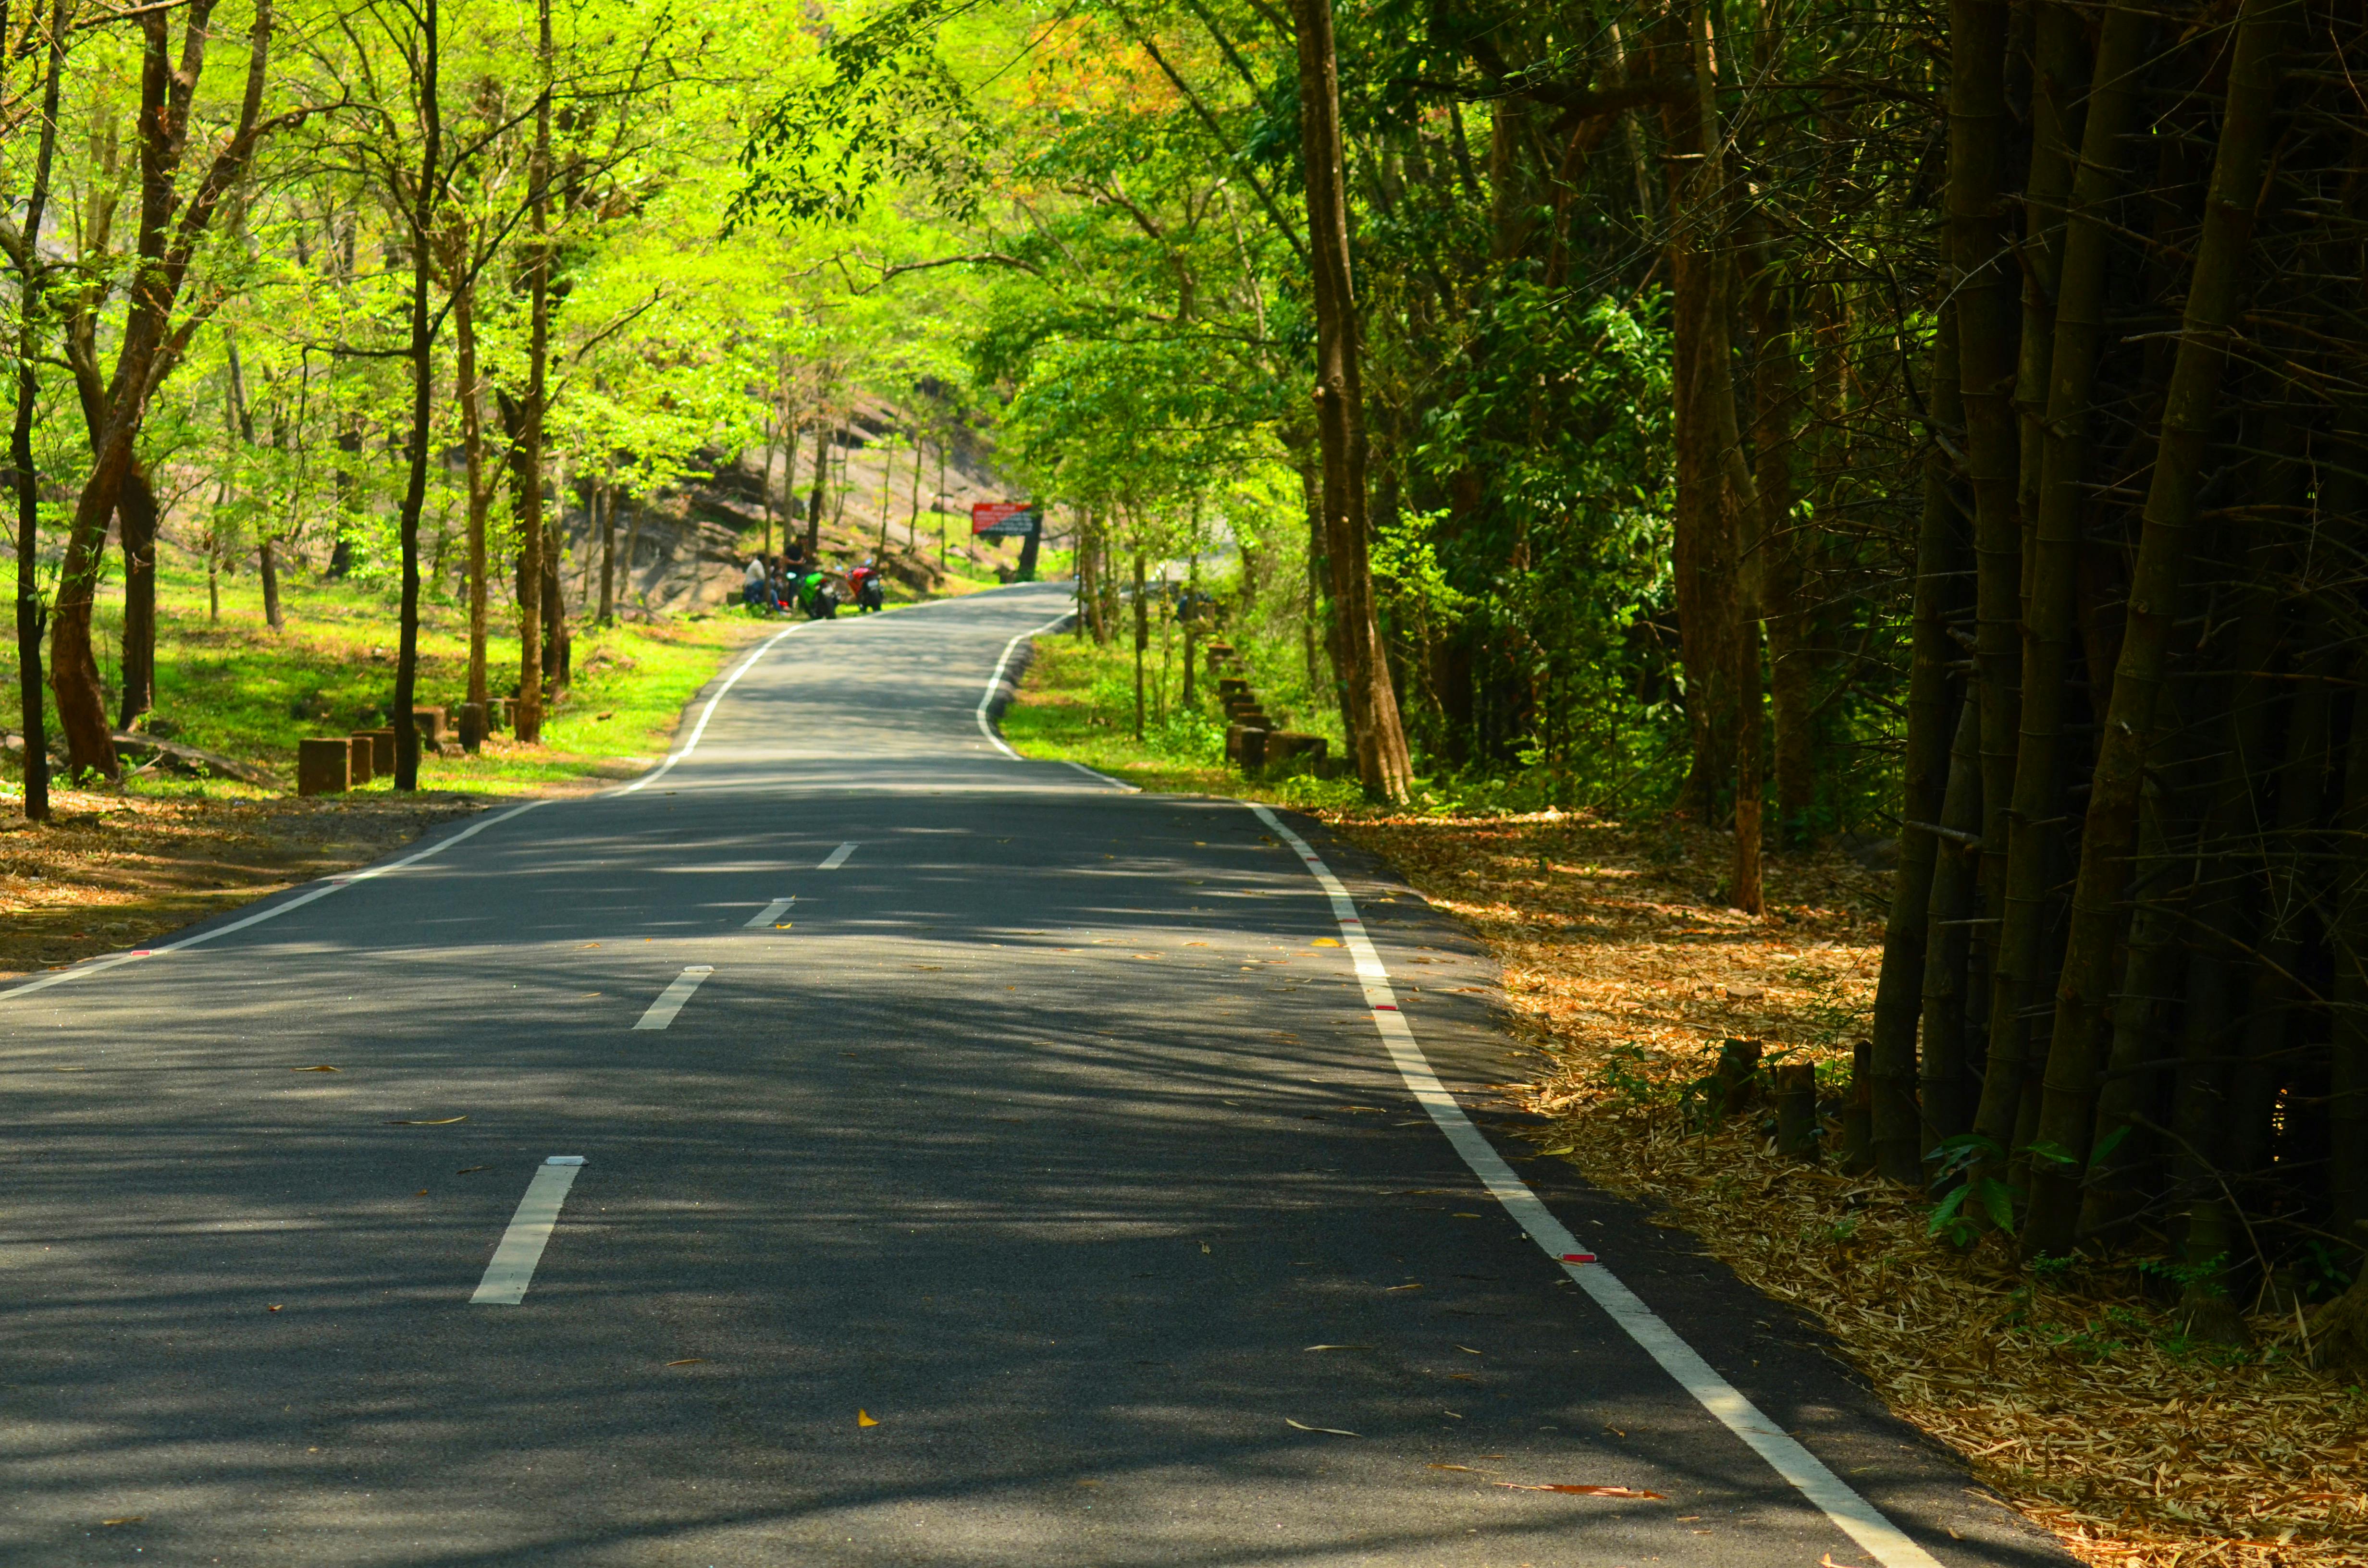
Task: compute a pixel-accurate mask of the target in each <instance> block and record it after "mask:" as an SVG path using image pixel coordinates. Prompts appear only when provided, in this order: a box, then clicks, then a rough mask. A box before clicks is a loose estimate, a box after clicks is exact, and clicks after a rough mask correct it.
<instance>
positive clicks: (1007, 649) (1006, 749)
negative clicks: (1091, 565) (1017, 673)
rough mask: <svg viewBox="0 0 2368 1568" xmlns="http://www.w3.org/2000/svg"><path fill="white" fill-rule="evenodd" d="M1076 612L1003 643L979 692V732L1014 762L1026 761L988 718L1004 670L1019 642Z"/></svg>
mask: <svg viewBox="0 0 2368 1568" xmlns="http://www.w3.org/2000/svg"><path fill="white" fill-rule="evenodd" d="M1075 614H1076V611H1075V610H1064V611H1062V612H1061V613H1060V614H1059V615H1056V616H1054V617H1053V619H1050V620H1048V621H1046V622H1045V623H1044V624H1043V625H1042V626H1036V627H1030V629H1029V630H1027V631H1023V632H1021V633H1020V634H1019V636H1017V637H1014V638H1013V639H1012V640H1011V641H1010V642H1006V643H1005V644H1004V645H1003V657H1001V658H999V659H997V660H996V661H995V673H994V674H993V675H991V676H987V677H986V689H985V691H983V692H981V693H979V697H978V733H980V734H982V735H985V737H986V744H989V745H991V746H993V747H994V748H995V749H996V750H997V751H999V752H1001V753H1002V754H1003V755H1004V756H1008V757H1009V758H1010V759H1011V760H1012V761H1014V762H1020V761H1024V760H1025V758H1023V757H1021V756H1020V755H1019V753H1018V752H1016V751H1013V750H1012V749H1011V747H1010V746H1009V744H1007V743H1006V742H1005V741H1004V738H1003V737H1002V736H1001V735H998V734H996V733H995V726H994V725H993V724H991V723H989V722H987V719H986V710H987V708H988V706H989V705H990V704H992V703H993V702H994V701H995V690H996V687H999V686H1001V685H1002V684H1003V672H1004V671H1006V670H1008V669H1009V668H1010V667H1011V654H1012V652H1013V651H1014V650H1015V649H1017V648H1018V647H1019V644H1021V643H1022V642H1027V641H1028V639H1030V637H1040V636H1042V635H1043V634H1044V633H1045V632H1047V631H1052V630H1053V628H1054V627H1056V626H1059V625H1062V624H1063V623H1064V622H1065V621H1067V620H1068V619H1069V618H1070V617H1071V616H1074V615H1075ZM1113 782H1115V780H1113Z"/></svg>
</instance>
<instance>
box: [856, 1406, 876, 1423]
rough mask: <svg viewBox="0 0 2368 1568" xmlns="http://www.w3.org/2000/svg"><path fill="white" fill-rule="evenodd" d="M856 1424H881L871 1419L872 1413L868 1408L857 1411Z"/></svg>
mask: <svg viewBox="0 0 2368 1568" xmlns="http://www.w3.org/2000/svg"><path fill="white" fill-rule="evenodd" d="M855 1424H856V1425H857V1426H879V1425H880V1423H879V1422H877V1421H874V1420H873V1419H871V1412H870V1411H868V1410H859V1411H857V1412H856V1413H855Z"/></svg>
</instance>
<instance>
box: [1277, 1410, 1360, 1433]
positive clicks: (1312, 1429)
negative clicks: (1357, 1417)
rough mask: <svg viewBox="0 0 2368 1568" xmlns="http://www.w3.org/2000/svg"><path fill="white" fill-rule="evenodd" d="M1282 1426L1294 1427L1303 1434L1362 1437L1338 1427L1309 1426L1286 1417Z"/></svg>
mask: <svg viewBox="0 0 2368 1568" xmlns="http://www.w3.org/2000/svg"><path fill="white" fill-rule="evenodd" d="M1282 1424H1283V1425H1284V1426H1296V1427H1298V1428H1299V1429H1300V1430H1301V1431H1303V1432H1329V1433H1331V1434H1332V1435H1333V1436H1334V1437H1360V1436H1362V1434H1361V1433H1357V1432H1345V1431H1342V1430H1341V1429H1340V1428H1339V1427H1338V1426H1309V1425H1308V1424H1307V1423H1306V1422H1304V1421H1293V1420H1292V1418H1291V1417H1290V1416H1288V1415H1286V1416H1284V1417H1283V1418H1282Z"/></svg>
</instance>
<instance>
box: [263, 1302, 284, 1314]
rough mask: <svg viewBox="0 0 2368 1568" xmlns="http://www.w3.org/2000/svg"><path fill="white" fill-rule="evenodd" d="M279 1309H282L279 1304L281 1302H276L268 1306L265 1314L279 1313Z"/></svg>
mask: <svg viewBox="0 0 2368 1568" xmlns="http://www.w3.org/2000/svg"><path fill="white" fill-rule="evenodd" d="M279 1308H280V1303H279V1302H277V1301H275V1302H273V1303H272V1304H271V1305H269V1306H268V1307H266V1308H264V1309H263V1310H264V1311H265V1312H278V1311H279Z"/></svg>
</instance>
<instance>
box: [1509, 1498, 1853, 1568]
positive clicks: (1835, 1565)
mask: <svg viewBox="0 0 2368 1568" xmlns="http://www.w3.org/2000/svg"><path fill="white" fill-rule="evenodd" d="M1497 1485H1499V1486H1502V1487H1504V1488H1506V1489H1507V1490H1508V1491H1512V1492H1566V1493H1568V1494H1571V1495H1572V1496H1574V1497H1649V1498H1652V1499H1653V1500H1655V1501H1656V1502H1666V1501H1668V1498H1667V1495H1666V1494H1663V1493H1659V1492H1646V1491H1644V1490H1641V1489H1640V1488H1636V1487H1631V1486H1527V1485H1524V1484H1522V1483H1520V1482H1518V1481H1500V1482H1498V1483H1497ZM1831 1557H1832V1554H1831V1553H1827V1565H1826V1568H1840V1565H1839V1564H1838V1563H1835V1562H1832V1561H1831Z"/></svg>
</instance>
